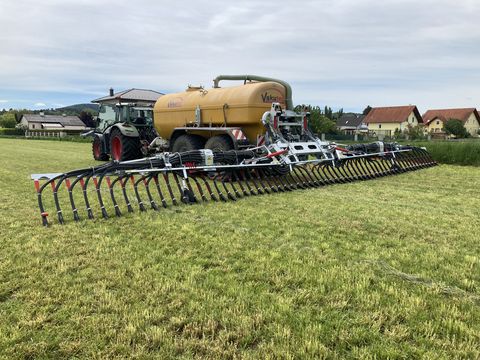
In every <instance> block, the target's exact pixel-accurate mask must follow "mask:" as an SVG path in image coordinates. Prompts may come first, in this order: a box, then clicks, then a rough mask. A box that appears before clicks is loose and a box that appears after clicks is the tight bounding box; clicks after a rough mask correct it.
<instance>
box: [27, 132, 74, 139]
mask: <svg viewBox="0 0 480 360" xmlns="http://www.w3.org/2000/svg"><path fill="white" fill-rule="evenodd" d="M65 136H67V133H66V132H65V131H25V137H27V138H30V137H32V138H33V137H58V138H61V137H65Z"/></svg>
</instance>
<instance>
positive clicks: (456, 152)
mask: <svg viewBox="0 0 480 360" xmlns="http://www.w3.org/2000/svg"><path fill="white" fill-rule="evenodd" d="M414 145H415V146H424V147H426V148H427V150H428V152H429V153H430V154H431V155H432V157H433V158H434V159H435V161H437V162H439V163H443V164H456V165H473V166H480V141H478V140H471V141H431V142H425V143H415V144H414Z"/></svg>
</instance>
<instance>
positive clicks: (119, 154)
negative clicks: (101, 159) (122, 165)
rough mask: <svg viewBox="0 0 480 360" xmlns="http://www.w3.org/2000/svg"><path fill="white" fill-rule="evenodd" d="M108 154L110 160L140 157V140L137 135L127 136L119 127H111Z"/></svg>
mask: <svg viewBox="0 0 480 360" xmlns="http://www.w3.org/2000/svg"><path fill="white" fill-rule="evenodd" d="M110 154H111V156H112V160H117V161H125V160H133V159H138V158H139V157H141V151H140V140H139V139H138V137H129V136H125V135H123V134H122V133H121V131H120V130H119V129H113V130H112V132H111V133H110Z"/></svg>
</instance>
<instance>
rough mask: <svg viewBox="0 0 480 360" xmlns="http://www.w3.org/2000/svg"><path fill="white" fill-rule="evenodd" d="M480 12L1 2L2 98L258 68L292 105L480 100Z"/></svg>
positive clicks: (368, 1) (207, 78) (323, 3)
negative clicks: (280, 82)
mask: <svg viewBox="0 0 480 360" xmlns="http://www.w3.org/2000/svg"><path fill="white" fill-rule="evenodd" d="M112 9H115V10H114V13H115V16H112ZM18 13H22V26H17V24H16V22H17V20H18V18H17V17H16V16H13V15H14V14H18ZM479 13H480V2H478V1H474V0H465V1H462V2H458V1H454V0H424V1H413V0H385V1H383V2H381V3H379V2H378V1H373V0H336V1H332V0H317V1H310V0H301V1H297V2H295V6H294V7H293V6H291V2H287V1H286V0H277V1H273V0H264V1H262V2H260V3H259V2H257V1H249V0H247V1H242V2H236V3H234V5H233V4H232V5H229V3H228V2H227V3H226V2H224V1H220V0H211V1H209V2H208V3H205V2H198V1H193V0H190V1H183V2H176V3H170V2H169V3H166V2H165V1H153V0H139V1H137V2H135V3H132V2H130V3H127V2H124V3H118V2H116V1H113V0H98V1H94V0H83V1H80V2H72V1H59V0H44V1H42V3H41V5H40V4H39V3H38V2H36V1H33V0H25V1H22V2H18V1H16V0H4V1H3V2H2V12H1V13H0V23H2V26H3V27H4V28H8V29H10V31H9V32H8V33H7V32H0V43H2V52H1V53H0V78H1V79H2V82H1V84H0V96H2V97H8V98H10V97H11V95H10V94H11V93H12V92H15V93H17V94H19V95H18V96H19V98H25V96H22V94H23V93H25V92H29V93H32V92H33V93H35V94H36V96H31V98H33V99H35V98H38V97H40V96H41V98H42V99H45V101H47V102H48V103H66V102H67V100H68V101H70V99H73V100H72V101H74V102H75V101H76V100H75V99H78V101H77V102H79V101H89V100H91V99H93V98H96V97H98V96H101V95H103V94H105V93H106V92H107V91H108V88H109V87H110V86H113V87H114V88H115V89H116V90H121V89H125V88H129V87H139V88H151V89H155V90H159V91H162V92H171V91H181V90H183V89H184V88H185V87H186V85H187V84H202V85H205V86H210V85H211V79H212V78H214V77H215V76H216V75H218V74H221V73H240V74H242V73H250V74H252V73H253V74H259V75H265V76H271V77H276V78H281V79H284V80H286V81H288V82H290V83H291V84H292V86H293V89H294V101H295V102H296V103H313V104H319V105H323V104H328V105H331V106H339V107H345V108H349V109H357V110H361V109H363V107H365V106H366V105H367V104H370V105H391V104H402V103H416V104H417V105H419V106H420V107H421V108H423V109H426V108H428V107H439V106H441V107H449V106H477V104H476V103H475V101H476V99H479V98H480V89H479V88H478V87H477V84H478V83H479V81H480V71H479V70H480V61H479V60H480V47H479V46H478V43H479V40H480V26H478V14H479ZM159 19H161V21H159ZM86 23H88V24H91V25H92V26H86ZM4 94H5V95H4Z"/></svg>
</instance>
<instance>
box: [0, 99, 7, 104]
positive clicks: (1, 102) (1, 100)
mask: <svg viewBox="0 0 480 360" xmlns="http://www.w3.org/2000/svg"><path fill="white" fill-rule="evenodd" d="M5 103H8V100H4V99H0V104H5Z"/></svg>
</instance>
